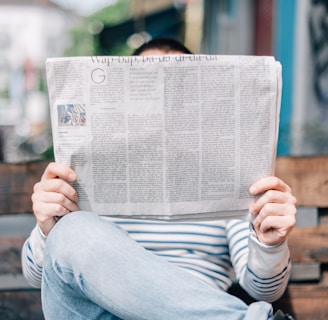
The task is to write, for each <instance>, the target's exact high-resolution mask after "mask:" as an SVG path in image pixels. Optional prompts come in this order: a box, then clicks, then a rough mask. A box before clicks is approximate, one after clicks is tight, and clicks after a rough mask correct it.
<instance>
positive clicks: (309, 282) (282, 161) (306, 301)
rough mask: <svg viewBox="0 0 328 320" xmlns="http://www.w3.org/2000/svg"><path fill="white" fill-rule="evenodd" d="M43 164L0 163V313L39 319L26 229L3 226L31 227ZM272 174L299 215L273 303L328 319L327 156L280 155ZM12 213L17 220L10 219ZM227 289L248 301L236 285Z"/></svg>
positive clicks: (302, 318) (302, 317) (300, 317)
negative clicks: (26, 272)
mask: <svg viewBox="0 0 328 320" xmlns="http://www.w3.org/2000/svg"><path fill="white" fill-rule="evenodd" d="M47 164H48V162H46V161H38V162H31V163H23V164H6V163H0V215H1V217H0V254H1V257H5V259H3V258H2V259H1V261H0V301H1V304H0V319H36V320H38V319H43V316H42V311H41V300H40V290H36V289H33V288H31V287H30V286H29V285H28V284H27V283H26V281H25V280H24V278H23V277H22V274H21V265H20V254H21V251H20V250H21V246H22V244H23V242H24V240H25V238H26V236H27V234H23V233H22V232H21V233H19V234H13V233H12V232H11V228H10V227H8V228H7V229H4V227H3V228H2V229H1V226H3V225H8V224H9V226H10V223H17V221H18V222H19V224H22V225H23V226H24V228H25V230H26V232H29V231H30V230H31V228H32V227H33V225H34V223H35V221H34V218H33V215H32V214H31V212H32V207H31V199H30V197H31V194H32V188H33V185H34V183H35V182H37V181H38V180H39V179H40V176H41V174H42V172H43V170H44V168H45V167H46V166H47ZM276 175H277V176H278V177H281V178H282V179H283V180H284V181H286V182H287V183H288V184H289V185H290V186H291V187H292V189H293V193H294V194H295V196H296V198H297V202H298V215H297V226H296V228H295V229H294V230H293V231H292V233H291V235H290V237H289V245H290V249H291V257H292V262H293V269H292V277H291V280H290V283H289V286H288V288H287V290H286V292H285V294H284V295H283V297H282V298H281V299H279V301H277V302H275V303H274V308H275V309H278V308H280V309H283V310H284V311H285V312H288V313H290V314H292V315H294V316H295V317H296V319H297V320H312V319H313V320H321V319H322V320H323V319H328V156H318V157H299V158H293V157H280V158H278V159H277V165H276ZM13 218H14V220H12V221H15V222H10V221H9V222H8V220H10V219H13ZM1 222H5V223H1ZM16 227H17V226H16ZM230 292H231V293H233V294H235V295H237V296H239V297H241V298H242V299H244V300H245V301H246V302H248V303H249V302H251V301H252V299H251V298H250V297H249V296H248V295H247V294H245V292H243V290H241V288H240V287H239V286H238V285H235V286H233V287H232V288H231V290H230Z"/></svg>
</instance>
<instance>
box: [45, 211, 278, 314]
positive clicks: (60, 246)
mask: <svg viewBox="0 0 328 320" xmlns="http://www.w3.org/2000/svg"><path fill="white" fill-rule="evenodd" d="M42 306H43V311H44V315H45V318H46V319H50V320H52V319H63V320H66V319H70V320H73V319H88V320H91V319H130V320H139V319H149V320H180V319H187V320H194V319H197V320H199V319H202V320H212V319H216V320H218V319H222V320H230V319H231V320H239V319H247V320H254V319H256V320H262V319H263V320H267V319H271V317H272V307H271V305H270V304H269V303H266V302H256V303H253V304H251V305H250V306H248V305H246V304H245V303H244V302H243V301H241V300H240V299H238V298H236V297H234V296H232V295H229V294H228V293H226V292H223V291H221V290H218V289H215V288H212V287H211V286H209V285H208V284H206V283H205V282H203V281H202V280H200V279H198V278H197V277H195V276H193V275H192V274H189V272H187V271H185V270H183V269H181V268H179V267H177V266H175V265H174V264H172V263H170V262H168V261H166V260H165V259H163V258H161V257H158V256H157V255H155V254H154V253H152V252H150V251H148V250H146V249H144V248H143V247H142V246H140V245H139V244H138V243H137V242H135V241H134V240H132V239H131V238H130V237H129V236H128V234H127V233H126V232H125V231H124V230H122V229H121V228H120V227H119V226H117V225H116V224H115V223H113V222H111V221H108V220H105V219H103V218H101V217H99V216H98V215H96V214H94V213H90V212H84V211H78V212H73V213H70V214H68V215H67V216H65V217H63V218H62V219H60V221H59V222H58V223H57V224H56V226H55V227H54V228H53V230H52V231H51V232H50V234H49V236H48V239H47V244H46V249H45V256H44V266H43V277H42Z"/></svg>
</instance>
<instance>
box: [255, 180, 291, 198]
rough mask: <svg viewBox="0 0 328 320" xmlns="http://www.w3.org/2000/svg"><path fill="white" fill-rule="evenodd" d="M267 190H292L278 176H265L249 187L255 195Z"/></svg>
mask: <svg viewBox="0 0 328 320" xmlns="http://www.w3.org/2000/svg"><path fill="white" fill-rule="evenodd" d="M267 190H279V191H283V192H291V188H290V187H289V186H288V184H286V183H285V182H284V181H282V180H281V179H279V178H277V177H265V178H262V179H260V180H258V181H256V182H255V183H253V184H252V185H251V187H250V189H249V191H250V193H251V194H253V195H256V194H259V193H262V192H265V191H267Z"/></svg>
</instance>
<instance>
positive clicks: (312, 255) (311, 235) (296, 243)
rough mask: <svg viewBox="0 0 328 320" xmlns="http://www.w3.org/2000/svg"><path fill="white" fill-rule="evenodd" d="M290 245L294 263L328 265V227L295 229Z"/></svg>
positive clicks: (290, 236)
mask: <svg viewBox="0 0 328 320" xmlns="http://www.w3.org/2000/svg"><path fill="white" fill-rule="evenodd" d="M288 243H289V247H290V254H291V259H292V261H293V263H295V262H303V263H313V262H320V263H328V226H326V225H325V226H318V227H302V228H294V229H293V230H292V232H291V233H290V235H289V238H288Z"/></svg>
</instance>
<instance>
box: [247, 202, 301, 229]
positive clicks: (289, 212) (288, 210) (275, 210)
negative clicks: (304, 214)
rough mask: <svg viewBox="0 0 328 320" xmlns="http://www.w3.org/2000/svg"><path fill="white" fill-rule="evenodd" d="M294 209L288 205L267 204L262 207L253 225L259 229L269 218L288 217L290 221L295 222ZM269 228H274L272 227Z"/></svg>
mask: <svg viewBox="0 0 328 320" xmlns="http://www.w3.org/2000/svg"><path fill="white" fill-rule="evenodd" d="M295 215H296V208H295V206H293V205H290V204H288V203H267V204H265V205H264V206H263V208H262V209H261V211H260V212H259V214H258V215H257V216H256V218H255V220H254V221H253V224H254V226H255V227H260V226H261V225H262V223H263V222H264V221H265V220H266V219H269V220H268V221H270V219H271V217H285V216H288V217H290V219H291V221H293V222H295ZM268 221H267V222H268ZM271 227H274V226H273V225H272V226H271Z"/></svg>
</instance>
